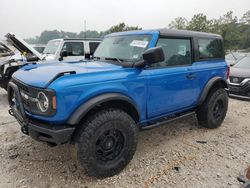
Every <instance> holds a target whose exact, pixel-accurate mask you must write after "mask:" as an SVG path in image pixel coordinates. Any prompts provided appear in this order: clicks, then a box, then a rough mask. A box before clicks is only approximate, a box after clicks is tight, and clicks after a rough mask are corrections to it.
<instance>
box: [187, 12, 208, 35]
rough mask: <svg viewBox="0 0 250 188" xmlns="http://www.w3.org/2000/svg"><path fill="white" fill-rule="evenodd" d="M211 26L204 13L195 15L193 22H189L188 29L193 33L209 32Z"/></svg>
mask: <svg viewBox="0 0 250 188" xmlns="http://www.w3.org/2000/svg"><path fill="white" fill-rule="evenodd" d="M209 26H210V21H209V20H208V19H207V16H206V15H204V14H203V13H199V14H195V15H194V16H193V18H192V19H191V21H190V22H189V24H188V26H187V29H189V30H193V31H203V32H206V31H208V29H209Z"/></svg>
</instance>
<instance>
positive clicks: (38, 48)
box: [32, 44, 46, 54]
mask: <svg viewBox="0 0 250 188" xmlns="http://www.w3.org/2000/svg"><path fill="white" fill-rule="evenodd" d="M32 47H33V48H34V49H35V50H36V51H38V52H39V53H41V54H42V53H43V51H44V49H45V47H46V45H43V44H35V45H32Z"/></svg>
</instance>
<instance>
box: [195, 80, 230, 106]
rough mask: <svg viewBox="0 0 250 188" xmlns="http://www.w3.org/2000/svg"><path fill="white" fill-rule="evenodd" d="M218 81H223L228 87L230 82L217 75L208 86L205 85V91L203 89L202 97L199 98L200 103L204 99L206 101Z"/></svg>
mask: <svg viewBox="0 0 250 188" xmlns="http://www.w3.org/2000/svg"><path fill="white" fill-rule="evenodd" d="M218 82H221V83H223V84H224V86H225V88H228V84H227V81H226V80H224V79H223V78H221V77H219V76H216V77H213V78H211V79H210V80H209V81H208V82H207V84H206V86H205V87H204V89H203V91H202V94H201V95H200V99H199V102H198V105H200V104H202V103H203V101H205V99H206V97H207V95H208V93H209V91H210V89H211V88H212V87H213V86H214V85H215V84H216V83H218Z"/></svg>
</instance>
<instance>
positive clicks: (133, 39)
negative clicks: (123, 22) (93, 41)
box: [94, 35, 151, 61]
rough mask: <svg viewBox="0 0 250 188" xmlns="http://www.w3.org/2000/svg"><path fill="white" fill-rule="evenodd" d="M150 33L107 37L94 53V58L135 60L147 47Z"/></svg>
mask: <svg viewBox="0 0 250 188" xmlns="http://www.w3.org/2000/svg"><path fill="white" fill-rule="evenodd" d="M150 39H151V35H126V36H112V37H107V38H105V39H104V40H103V42H102V43H101V44H100V45H99V46H98V48H97V50H96V51H95V53H94V57H95V58H100V59H116V60H118V61H137V60H139V59H140V58H141V57H142V53H143V52H144V51H145V49H147V47H148V44H149V42H150Z"/></svg>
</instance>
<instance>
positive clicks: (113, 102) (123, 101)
mask: <svg viewBox="0 0 250 188" xmlns="http://www.w3.org/2000/svg"><path fill="white" fill-rule="evenodd" d="M105 107H113V108H115V107H116V108H119V109H122V110H124V111H125V112H127V113H128V114H129V115H131V116H132V118H133V119H134V120H135V121H136V122H139V118H140V113H139V109H138V107H137V105H136V104H135V102H134V101H133V100H132V99H131V98H130V97H128V96H126V95H123V94H120V93H106V94H101V95H98V96H96V97H93V98H91V99H89V100H88V101H87V102H85V103H83V104H81V105H80V106H79V107H78V108H77V109H76V110H75V111H74V112H73V114H72V115H71V116H70V118H69V119H68V121H67V124H70V125H78V124H79V123H80V122H81V121H82V120H83V119H84V118H85V117H86V116H88V115H89V114H92V113H94V111H96V110H98V109H99V110H100V108H101V109H102V108H105Z"/></svg>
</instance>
